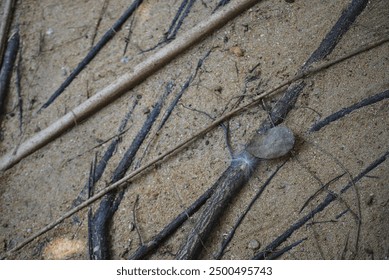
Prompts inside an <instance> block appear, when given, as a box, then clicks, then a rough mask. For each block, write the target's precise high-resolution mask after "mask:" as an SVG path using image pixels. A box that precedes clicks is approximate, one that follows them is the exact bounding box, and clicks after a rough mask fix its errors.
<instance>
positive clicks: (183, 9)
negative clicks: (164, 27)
mask: <svg viewBox="0 0 389 280" xmlns="http://www.w3.org/2000/svg"><path fill="white" fill-rule="evenodd" d="M188 1H189V2H188ZM195 2H196V0H183V1H182V3H181V6H180V7H179V8H178V11H177V13H176V15H175V16H174V19H173V21H172V23H171V24H170V27H169V29H168V31H167V32H166V35H165V40H166V41H171V40H173V39H174V38H175V37H176V35H177V32H178V30H179V29H180V27H181V25H182V23H183V22H184V19H185V18H186V17H187V16H188V14H189V13H190V10H191V8H192V6H193V4H194V3H195Z"/></svg>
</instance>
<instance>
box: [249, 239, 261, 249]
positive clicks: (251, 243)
mask: <svg viewBox="0 0 389 280" xmlns="http://www.w3.org/2000/svg"><path fill="white" fill-rule="evenodd" d="M247 247H248V248H249V249H251V250H257V249H259V247H261V244H259V242H258V240H255V239H252V240H250V241H249V244H248V245H247Z"/></svg>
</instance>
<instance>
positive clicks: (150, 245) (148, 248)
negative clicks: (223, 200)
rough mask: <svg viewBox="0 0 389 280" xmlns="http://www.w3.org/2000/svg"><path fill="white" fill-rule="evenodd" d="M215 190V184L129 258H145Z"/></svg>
mask: <svg viewBox="0 0 389 280" xmlns="http://www.w3.org/2000/svg"><path fill="white" fill-rule="evenodd" d="M214 190H215V185H214V186H212V187H211V188H209V189H208V190H207V191H206V192H205V193H203V194H202V195H201V196H200V197H199V198H198V199H197V200H196V201H195V202H193V203H192V205H191V206H189V207H188V208H187V209H185V210H184V211H183V212H181V213H180V214H179V215H178V216H177V217H176V218H174V219H173V220H172V221H171V222H170V223H169V224H168V225H166V226H165V227H164V228H163V229H162V230H161V231H160V232H159V233H158V234H157V235H155V236H154V237H153V238H152V240H151V241H149V242H147V243H146V244H143V245H142V246H140V247H139V248H138V249H137V250H136V251H135V253H133V254H132V255H131V256H130V257H129V259H130V260H138V259H143V258H144V257H145V256H146V255H147V254H149V253H150V252H152V251H153V250H155V249H156V248H157V247H158V246H159V245H160V244H161V243H162V242H163V241H165V240H166V239H167V238H168V237H169V236H170V235H172V234H173V233H174V232H175V231H176V230H177V229H178V228H179V227H180V226H181V225H182V224H183V223H184V222H185V221H186V220H187V219H188V218H189V217H191V216H192V215H193V214H194V213H196V212H197V210H198V209H200V207H201V206H202V205H203V204H204V203H205V202H206V201H207V199H208V198H209V197H210V196H211V194H212V193H213V191H214Z"/></svg>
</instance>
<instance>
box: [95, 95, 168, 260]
mask: <svg viewBox="0 0 389 280" xmlns="http://www.w3.org/2000/svg"><path fill="white" fill-rule="evenodd" d="M169 94H170V91H166V92H165V93H164V94H163V95H162V96H161V97H160V98H159V100H158V101H157V102H156V104H155V105H154V108H153V110H152V111H151V112H150V113H149V115H148V116H147V118H146V120H145V122H144V124H143V126H142V128H141V129H140V131H139V132H138V134H137V135H136V136H135V138H134V140H133V141H132V143H131V145H130V147H129V148H128V149H127V151H126V152H125V153H124V155H123V158H122V159H121V160H120V162H119V165H118V166H117V167H116V169H115V171H114V174H113V176H112V179H111V183H115V182H118V181H119V180H120V179H122V178H123V177H124V175H125V173H126V172H127V170H128V169H129V167H130V166H131V164H132V162H133V160H134V158H135V154H136V153H137V152H138V150H139V147H140V146H141V145H142V143H143V141H144V140H145V138H146V136H147V135H148V134H149V132H150V129H151V127H152V125H153V124H154V122H155V120H156V119H157V117H158V116H159V113H160V112H161V108H162V105H163V102H164V100H165V99H166V97H167V96H168V95H169ZM123 196H124V190H123V189H122V190H120V191H119V190H111V191H110V192H108V193H107V194H106V195H105V196H104V197H103V199H102V200H101V202H100V205H99V208H98V209H97V210H96V212H95V214H94V216H93V218H92V221H91V224H92V226H91V228H92V239H91V240H92V244H93V248H95V249H94V250H93V259H97V260H101V259H103V260H104V259H109V256H110V254H109V241H108V229H109V225H110V221H111V218H112V217H113V215H114V214H115V212H116V210H117V209H118V207H119V204H120V202H121V200H122V198H123Z"/></svg>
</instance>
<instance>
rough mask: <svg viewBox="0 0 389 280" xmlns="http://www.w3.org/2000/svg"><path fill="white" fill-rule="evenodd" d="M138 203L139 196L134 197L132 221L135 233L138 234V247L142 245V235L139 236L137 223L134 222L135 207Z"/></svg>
mask: <svg viewBox="0 0 389 280" xmlns="http://www.w3.org/2000/svg"><path fill="white" fill-rule="evenodd" d="M138 203H139V195H136V198H135V202H134V207H133V208H132V220H133V222H134V227H135V230H136V233H137V234H138V238H139V243H140V245H143V244H144V242H143V238H142V235H141V234H140V230H139V226H138V223H137V221H136V207H137V206H138Z"/></svg>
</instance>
